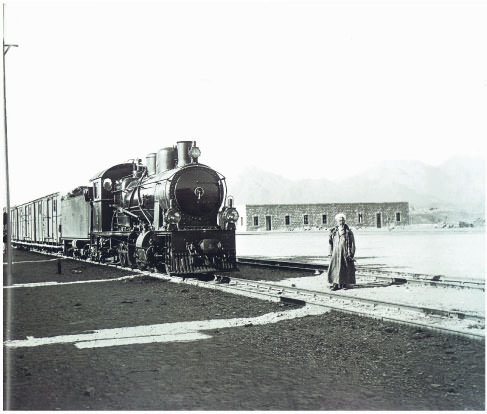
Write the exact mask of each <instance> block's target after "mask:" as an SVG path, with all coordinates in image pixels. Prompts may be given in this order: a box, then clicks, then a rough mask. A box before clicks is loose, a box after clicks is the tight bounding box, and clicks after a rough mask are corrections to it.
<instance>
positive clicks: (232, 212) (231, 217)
mask: <svg viewBox="0 0 487 414" xmlns="http://www.w3.org/2000/svg"><path fill="white" fill-rule="evenodd" d="M238 217H239V214H238V211H237V209H236V208H233V207H231V208H229V209H227V210H225V212H224V213H223V219H224V220H225V221H226V222H228V223H236V222H237V220H238Z"/></svg>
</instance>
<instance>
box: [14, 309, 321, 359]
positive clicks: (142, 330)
mask: <svg viewBox="0 0 487 414" xmlns="http://www.w3.org/2000/svg"><path fill="white" fill-rule="evenodd" d="M326 312H329V309H326V308H324V307H321V306H315V305H306V306H304V307H302V308H299V309H292V310H289V311H285V312H274V313H267V314H265V315H262V316H257V317H254V318H235V319H213V320H209V321H190V322H174V323H164V324H157V325H145V326H135V327H127V328H114V329H100V330H96V331H92V332H89V333H84V334H77V335H60V336H53V337H47V338H34V337H32V336H28V337H27V339H21V340H14V341H7V342H5V346H7V347H10V348H22V347H34V346H42V345H53V344H69V343H73V344H74V345H75V346H76V347H77V348H79V349H82V348H97V347H107V346H122V345H133V344H147V343H153V342H187V341H195V340H198V339H207V338H210V337H211V336H209V335H208V334H204V333H201V332H200V331H206V330H212V329H223V328H231V327H238V326H244V325H248V324H252V325H266V324H269V323H276V322H280V321H285V320H289V319H294V318H300V317H303V316H308V315H322V314H324V313H326Z"/></svg>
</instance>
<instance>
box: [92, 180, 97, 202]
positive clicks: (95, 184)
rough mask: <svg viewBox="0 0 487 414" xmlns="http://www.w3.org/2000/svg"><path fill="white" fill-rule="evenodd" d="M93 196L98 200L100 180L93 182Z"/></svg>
mask: <svg viewBox="0 0 487 414" xmlns="http://www.w3.org/2000/svg"><path fill="white" fill-rule="evenodd" d="M93 198H94V199H95V200H98V182H96V183H94V184H93Z"/></svg>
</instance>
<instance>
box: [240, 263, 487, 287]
mask: <svg viewBox="0 0 487 414" xmlns="http://www.w3.org/2000/svg"><path fill="white" fill-rule="evenodd" d="M237 262H238V263H240V264H244V265H249V266H258V267H267V268H273V269H286V270H305V271H310V272H314V273H316V274H318V273H322V272H324V271H327V270H328V265H325V264H318V263H303V262H292V261H284V260H274V259H260V258H250V257H239V258H237ZM356 277H357V279H358V280H359V281H360V280H374V281H384V282H389V283H392V284H403V283H404V284H406V283H407V284H411V285H415V284H419V285H429V286H437V287H445V288H458V289H476V290H481V291H484V292H485V282H484V281H480V280H477V279H454V278H448V277H445V276H442V275H426V274H419V273H407V272H397V271H390V270H384V269H378V268H363V267H360V266H357V273H356Z"/></svg>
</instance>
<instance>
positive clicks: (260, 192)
mask: <svg viewBox="0 0 487 414" xmlns="http://www.w3.org/2000/svg"><path fill="white" fill-rule="evenodd" d="M229 193H230V194H232V195H233V196H234V197H235V200H236V204H237V205H239V204H298V203H333V202H336V203H344V202H350V203H352V202H392V201H408V202H409V205H410V208H411V209H412V210H418V209H430V210H433V209H445V210H463V211H470V212H471V213H472V214H477V215H481V216H484V208H485V161H484V160H483V159H479V158H472V157H454V158H451V159H449V160H448V161H446V162H445V163H443V164H441V165H439V166H431V165H428V164H424V163H422V162H419V161H404V160H401V161H384V162H382V163H380V164H377V165H376V166H374V167H372V168H370V169H368V170H366V171H365V172H363V173H361V174H359V175H355V176H352V177H347V178H344V179H341V180H334V181H331V180H327V179H313V178H310V179H306V180H290V179H287V178H284V177H282V176H279V175H276V174H273V173H271V172H268V171H265V170H264V169H256V168H248V169H246V170H244V171H243V172H242V173H241V174H240V175H239V176H238V177H236V179H235V180H232V182H231V183H229Z"/></svg>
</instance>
